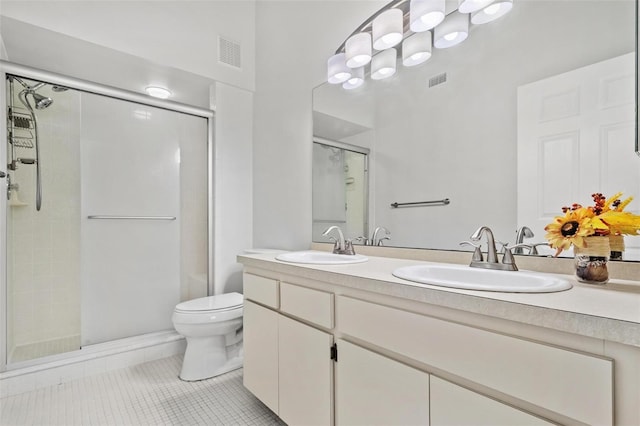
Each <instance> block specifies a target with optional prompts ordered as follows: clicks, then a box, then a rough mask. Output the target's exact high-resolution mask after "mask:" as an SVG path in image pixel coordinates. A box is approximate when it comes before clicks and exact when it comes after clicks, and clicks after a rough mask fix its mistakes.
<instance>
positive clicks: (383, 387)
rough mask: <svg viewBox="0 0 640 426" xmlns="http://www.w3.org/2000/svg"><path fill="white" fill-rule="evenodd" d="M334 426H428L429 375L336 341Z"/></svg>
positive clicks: (349, 344)
mask: <svg viewBox="0 0 640 426" xmlns="http://www.w3.org/2000/svg"><path fill="white" fill-rule="evenodd" d="M337 343H338V362H337V363H336V425H338V426H340V425H345V426H347V425H348V426H356V425H367V426H374V425H397V426H401V425H428V424H429V375H428V374H427V373H424V372H422V371H419V370H416V369H414V368H411V367H408V366H406V365H404V364H401V363H399V362H397V361H393V360H391V359H389V358H386V357H383V356H382V355H378V354H376V353H374V352H371V351H369V350H366V349H363V348H361V347H359V346H356V345H353V344H351V343H349V342H346V341H344V340H338V341H337Z"/></svg>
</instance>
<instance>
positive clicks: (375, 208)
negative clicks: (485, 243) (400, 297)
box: [313, 0, 640, 260]
mask: <svg viewBox="0 0 640 426" xmlns="http://www.w3.org/2000/svg"><path fill="white" fill-rule="evenodd" d="M313 110H314V137H320V138H326V139H330V140H333V141H339V142H344V143H348V144H351V145H354V146H358V147H364V148H369V149H370V150H371V154H370V156H369V157H370V162H369V173H370V184H369V198H370V200H371V202H370V208H369V227H368V230H366V231H365V236H370V235H371V234H372V232H373V229H372V228H375V227H376V226H384V227H386V228H387V229H389V230H390V231H391V240H389V241H387V242H386V243H385V245H390V246H396V247H414V248H432V249H453V250H458V249H464V250H469V248H464V247H460V246H459V242H461V241H464V240H468V239H469V236H470V235H471V234H472V233H473V232H474V230H476V229H477V228H478V227H479V226H481V225H486V226H489V227H491V229H493V230H494V233H495V235H496V239H497V240H500V241H502V242H504V243H508V244H509V245H514V244H515V243H516V238H517V234H516V233H517V231H520V237H521V240H522V242H524V243H526V244H528V245H537V247H536V249H537V252H538V253H539V254H540V255H549V254H553V253H554V250H551V249H549V248H548V247H546V246H545V245H546V240H545V238H544V236H545V231H544V226H545V225H546V224H548V223H550V222H551V221H552V220H553V217H554V216H557V215H561V214H562V210H561V209H562V207H563V206H570V205H571V204H572V203H581V204H583V205H590V204H591V194H592V193H594V192H601V193H603V194H605V196H611V195H613V194H615V193H617V192H623V193H624V196H625V198H626V197H628V196H633V197H635V200H634V201H633V202H632V203H631V204H630V205H629V206H628V207H627V209H626V210H627V211H629V212H631V213H635V214H638V213H640V158H639V157H638V156H637V155H636V154H635V152H634V151H635V149H634V147H635V2H634V1H633V0H622V1H611V2H595V1H519V2H518V3H517V4H514V8H513V10H512V11H511V13H510V14H509V15H507V16H506V17H504V18H503V19H500V20H498V21H495V22H493V23H491V24H487V25H484V26H472V28H471V32H470V35H469V38H468V39H467V40H466V41H465V42H464V43H462V44H460V45H459V46H456V47H454V48H451V49H434V53H433V56H432V57H431V59H429V60H428V61H427V62H425V63H424V64H422V65H420V66H417V67H413V68H404V67H398V71H397V73H396V75H394V76H393V77H391V78H389V79H387V80H382V81H371V80H369V79H367V82H366V83H365V85H363V86H362V87H360V88H358V89H355V90H349V91H347V90H344V89H343V88H342V87H341V85H330V84H323V85H321V86H319V87H317V88H316V89H314V91H313ZM314 165H315V164H314ZM314 170H315V169H314ZM314 173H315V171H314ZM314 182H315V181H314ZM325 190H328V189H327V188H324V189H322V188H316V187H315V183H314V201H315V200H316V198H315V194H316V192H318V193H321V192H323V191H325ZM319 199H320V198H318V200H319ZM442 199H449V200H450V203H449V204H434V205H426V206H419V207H407V208H393V207H391V204H393V203H396V202H397V203H408V202H417V201H425V200H442ZM315 210H316V205H315V204H314V211H315ZM525 226H526V227H527V228H528V229H529V231H527V232H524V231H523V229H524V228H523V227H525ZM315 227H316V225H315V221H314V241H326V240H324V239H322V238H319V235H320V234H319V233H318V232H315ZM367 231H368V233H367ZM359 235H360V234H359V233H357V232H348V233H347V235H346V236H347V237H348V238H355V237H358V236H359ZM639 240H640V238H633V237H627V238H626V241H625V242H626V250H625V253H624V257H623V258H624V259H626V260H640V241H639ZM529 252H531V250H530V249H525V250H522V254H528V253H529ZM567 255H571V253H570V252H569V253H567Z"/></svg>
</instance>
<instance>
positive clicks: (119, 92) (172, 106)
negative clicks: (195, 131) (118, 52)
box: [0, 60, 215, 372]
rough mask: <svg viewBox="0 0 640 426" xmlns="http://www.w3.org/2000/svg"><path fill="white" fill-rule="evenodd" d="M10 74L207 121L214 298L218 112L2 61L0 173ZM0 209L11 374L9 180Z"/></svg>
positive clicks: (2, 339) (0, 349)
mask: <svg viewBox="0 0 640 426" xmlns="http://www.w3.org/2000/svg"><path fill="white" fill-rule="evenodd" d="M7 74H11V75H17V76H21V77H25V78H27V79H33V80H39V81H45V82H47V83H52V84H57V85H60V86H64V87H68V88H70V89H74V90H79V91H82V92H86V93H92V94H95V95H101V96H107V97H110V98H114V99H119V100H123V101H129V102H135V103H138V104H142V105H147V106H151V107H156V108H162V109H165V110H169V111H174V112H179V113H183V114H188V115H192V116H196V117H202V118H204V119H206V120H207V237H208V241H207V294H208V295H212V294H214V287H213V270H214V269H213V267H214V265H213V262H214V252H213V251H214V229H215V227H214V169H213V161H214V153H215V145H214V144H215V142H214V126H215V112H214V111H213V110H209V109H204V108H199V107H196V106H192V105H187V104H183V103H179V102H173V101H167V100H162V99H157V98H151V97H149V96H146V95H142V94H140V93H136V92H132V91H129V90H124V89H119V88H116V87H112V86H107V85H104V84H99V83H94V82H92V81H88V80H82V79H77V78H73V77H68V76H65V75H62V74H57V73H52V72H49V71H45V70H41V69H37V68H31V67H27V66H24V65H19V64H15V63H12V62H8V61H3V60H0V78H1V79H2V84H1V85H0V86H1V87H0V104H1V105H2V108H1V111H0V134H2V135H3V136H2V138H3V141H4V143H3V144H2V148H0V165H2V167H0V171H3V172H6V170H5V169H6V164H7V146H8V142H7V140H6V138H7V108H6V105H7V93H6V78H7ZM0 182H1V183H0V186H1V187H2V190H0V209H2V211H3V212H5V213H4V214H3V216H2V217H3V219H2V220H0V271H1V272H0V307H2V308H1V309H0V312H2V314H1V315H0V372H3V371H8V370H11V369H12V368H11V364H9V365H8V364H7V316H6V312H7V309H6V308H7V273H6V271H7V238H6V236H7V220H6V211H7V185H6V179H2V180H0ZM76 352H77V351H74V352H67V354H70V355H69V356H73V354H75V353H76ZM40 359H42V358H40ZM38 361H39V359H35V360H33V362H34V364H38V363H40V362H38Z"/></svg>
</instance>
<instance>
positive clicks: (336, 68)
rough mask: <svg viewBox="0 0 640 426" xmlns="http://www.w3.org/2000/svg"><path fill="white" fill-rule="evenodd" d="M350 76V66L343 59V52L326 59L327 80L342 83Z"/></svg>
mask: <svg viewBox="0 0 640 426" xmlns="http://www.w3.org/2000/svg"><path fill="white" fill-rule="evenodd" d="M350 77H351V68H349V67H348V66H347V64H346V61H345V54H344V53H338V54H335V55H333V56H332V57H330V58H329V60H328V61H327V81H329V83H331V84H340V83H344V82H345V81H347V80H348V79H349V78H350Z"/></svg>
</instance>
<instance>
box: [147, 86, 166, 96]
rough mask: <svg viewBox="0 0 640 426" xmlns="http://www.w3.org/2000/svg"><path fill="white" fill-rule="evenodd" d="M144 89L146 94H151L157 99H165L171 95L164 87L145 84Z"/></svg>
mask: <svg viewBox="0 0 640 426" xmlns="http://www.w3.org/2000/svg"><path fill="white" fill-rule="evenodd" d="M144 91H145V92H147V95H149V96H153V97H154V98H158V99H167V98H169V96H171V92H170V91H169V90H168V89H165V88H164V87H158V86H147V87H145V89H144Z"/></svg>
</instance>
